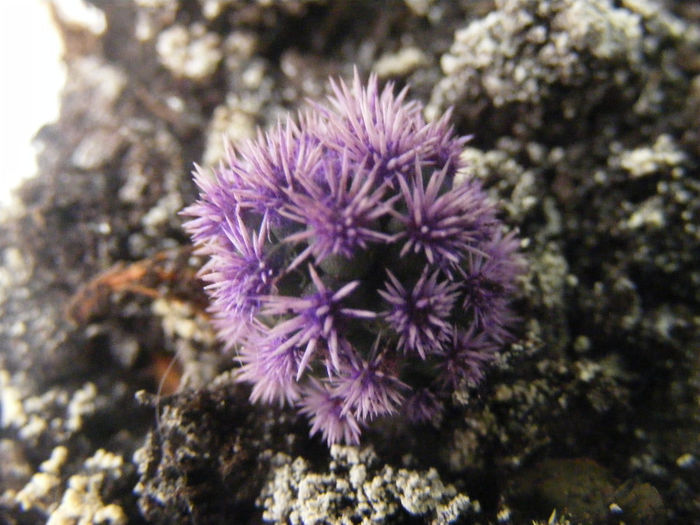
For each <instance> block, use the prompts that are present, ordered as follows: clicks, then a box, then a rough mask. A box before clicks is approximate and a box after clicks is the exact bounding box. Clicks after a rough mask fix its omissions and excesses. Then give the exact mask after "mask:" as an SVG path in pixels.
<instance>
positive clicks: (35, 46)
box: [0, 0, 84, 208]
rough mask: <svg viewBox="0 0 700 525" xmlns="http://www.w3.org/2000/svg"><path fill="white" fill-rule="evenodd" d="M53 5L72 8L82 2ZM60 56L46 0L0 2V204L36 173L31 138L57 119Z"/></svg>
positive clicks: (64, 1)
mask: <svg viewBox="0 0 700 525" xmlns="http://www.w3.org/2000/svg"><path fill="white" fill-rule="evenodd" d="M57 4H62V5H61V6H60V7H61V9H64V8H65V9H74V10H75V8H76V6H77V7H78V8H79V7H80V4H82V2H81V1H77V2H76V1H73V0H57ZM82 7H83V8H84V6H82ZM61 54H62V46H61V40H60V38H59V36H58V31H57V29H56V27H55V26H54V24H53V21H52V18H51V11H50V5H49V2H48V1H47V0H3V1H2V2H0V72H1V73H0V76H1V79H0V160H1V162H0V208H6V207H7V206H8V205H9V203H10V202H11V188H14V187H16V186H17V185H18V184H19V183H20V182H21V181H22V180H23V179H26V178H27V177H30V176H32V175H34V174H35V173H36V162H35V156H36V152H35V150H34V148H33V147H32V145H31V141H32V137H33V136H34V135H35V134H36V132H37V131H38V130H39V128H40V127H41V126H42V125H43V124H45V123H47V122H51V121H54V120H56V118H57V117H58V107H59V106H58V102H59V94H60V89H61V86H62V85H63V81H64V77H65V75H64V70H63V65H62V63H61Z"/></svg>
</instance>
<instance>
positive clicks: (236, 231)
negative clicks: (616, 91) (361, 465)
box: [184, 73, 523, 444]
mask: <svg viewBox="0 0 700 525" xmlns="http://www.w3.org/2000/svg"><path fill="white" fill-rule="evenodd" d="M331 87H332V95H331V96H330V97H329V100H328V104H327V105H322V104H315V105H313V106H312V107H311V108H310V109H308V110H307V111H306V112H305V113H302V114H300V116H299V119H298V122H299V123H298V124H297V123H295V122H294V121H292V120H291V119H288V120H286V121H285V122H283V123H280V124H278V125H277V126H276V127H275V128H273V129H272V130H271V131H269V132H268V133H262V132H260V133H259V134H258V136H257V138H255V139H253V140H251V141H249V142H247V143H245V144H243V145H242V146H240V147H239V148H238V149H236V150H233V149H229V151H228V155H227V159H226V162H224V163H222V164H221V165H220V166H219V168H218V169H216V170H214V173H213V175H210V174H208V173H206V172H204V171H203V170H200V169H198V170H197V171H196V173H195V180H196V182H197V184H198V185H199V187H200V190H201V194H200V199H199V201H198V202H196V203H195V204H193V205H192V206H190V207H189V208H187V209H186V210H185V212H184V213H185V215H187V216H189V217H190V220H189V221H188V222H187V223H186V225H185V227H186V228H187V230H188V231H189V233H190V234H191V236H192V238H193V241H194V242H195V243H196V244H197V245H198V246H199V251H200V253H203V254H206V255H208V256H209V259H208V262H207V263H206V265H205V266H204V268H203V269H202V276H203V279H204V280H205V281H206V282H207V287H206V289H207V291H208V293H209V295H210V298H211V311H212V313H213V316H214V322H215V324H216V327H217V329H218V333H219V335H220V337H221V339H222V340H223V341H224V343H225V344H226V345H227V346H228V347H231V348H235V349H236V353H237V360H238V361H239V364H240V368H239V371H238V378H239V379H240V380H242V381H246V382H248V383H250V384H251V385H252V393H251V399H252V400H253V401H260V402H268V403H272V402H280V403H289V404H292V405H294V406H296V407H297V408H298V409H299V411H300V413H302V414H305V415H307V416H308V417H309V418H310V419H311V431H312V433H316V432H321V433H322V434H323V435H324V437H325V438H326V440H327V441H328V443H329V444H330V443H334V442H338V441H345V442H347V443H357V442H358V440H359V436H360V433H361V428H362V427H363V426H364V425H366V424H368V423H369V422H370V421H371V420H373V419H375V418H377V417H381V416H386V415H391V414H396V413H398V412H401V411H403V412H404V413H405V415H406V417H408V418H409V419H410V420H411V421H424V420H428V419H433V418H435V417H436V415H438V414H439V413H440V411H441V410H442V399H443V398H444V397H445V396H446V395H449V393H450V392H451V391H452V390H453V389H454V388H457V387H458V386H460V385H461V384H463V383H465V382H466V383H478V382H479V381H480V380H481V379H482V378H483V375H484V370H485V367H486V365H487V364H488V363H489V362H490V361H491V360H492V359H493V357H494V355H495V353H496V352H497V351H498V349H499V347H500V346H501V345H502V344H503V343H504V342H505V341H506V340H507V339H508V337H509V325H511V324H512V321H513V315H512V313H511V311H510V308H509V300H510V297H511V296H512V294H513V291H514V287H515V279H516V277H517V276H518V274H520V273H521V272H522V270H523V266H522V262H521V259H520V257H519V256H518V254H517V248H518V240H517V238H516V237H515V236H514V235H512V234H507V235H504V234H503V233H502V230H503V227H502V224H501V223H500V221H499V220H498V219H497V217H496V211H495V208H494V206H493V205H492V204H491V203H490V202H489V200H488V199H487V198H486V195H485V194H484V192H483V191H482V189H481V187H480V184H479V183H478V182H477V181H475V180H467V181H465V182H463V183H461V184H458V185H455V184H454V175H455V173H456V171H457V169H459V168H460V167H462V166H461V164H460V159H459V154H460V151H461V149H462V147H463V145H464V143H465V141H466V140H467V138H466V137H457V136H455V135H454V133H453V130H452V128H451V127H450V125H449V114H446V115H445V116H443V118H441V119H440V120H438V121H436V122H434V123H426V122H425V121H424V119H423V117H422V107H421V106H420V104H418V103H416V102H406V101H405V96H406V90H405V89H404V90H403V91H401V92H400V93H399V94H398V95H394V93H393V86H392V85H391V84H389V85H387V86H386V87H385V88H384V89H383V90H382V91H380V90H379V88H378V83H377V79H376V77H371V78H370V80H369V82H368V85H367V86H366V87H365V86H363V85H362V83H361V82H360V80H359V76H358V75H357V73H356V74H355V79H354V82H353V84H352V86H347V85H346V84H345V83H343V82H342V81H340V82H333V81H332V82H331Z"/></svg>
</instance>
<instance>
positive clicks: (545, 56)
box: [0, 0, 700, 524]
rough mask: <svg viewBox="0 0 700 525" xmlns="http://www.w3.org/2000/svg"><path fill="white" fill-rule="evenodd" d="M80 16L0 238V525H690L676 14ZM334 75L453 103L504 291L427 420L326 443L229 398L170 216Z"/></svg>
mask: <svg viewBox="0 0 700 525" xmlns="http://www.w3.org/2000/svg"><path fill="white" fill-rule="evenodd" d="M90 3H91V4H92V5H93V6H94V7H95V8H97V9H98V10H99V11H98V13H99V16H101V17H103V18H104V22H105V23H104V24H102V25H99V24H98V25H97V26H95V27H86V26H81V25H78V24H76V23H74V22H71V21H69V20H65V19H61V18H60V15H58V19H59V23H60V24H61V28H62V32H63V35H64V39H65V42H66V49H67V51H66V57H65V60H66V65H67V68H68V81H67V85H66V86H65V90H64V94H63V103H62V110H61V116H60V119H59V120H58V121H57V122H56V123H55V124H52V125H49V126H46V127H45V128H44V129H42V130H41V132H40V133H39V135H38V137H37V141H38V143H39V144H40V145H41V146H42V152H41V154H40V157H39V172H38V174H37V177H36V178H34V179H32V180H30V181H28V182H27V183H25V184H24V186H23V187H22V188H21V189H20V191H19V196H20V198H21V203H22V204H21V206H20V207H19V208H18V209H15V210H13V211H11V212H6V213H5V214H4V216H3V218H2V220H0V316H1V319H2V322H1V323H0V388H1V395H0V456H1V457H2V461H0V521H1V522H3V523H41V522H44V521H48V522H49V523H54V524H63V523H66V524H68V523H71V524H72V523H141V522H154V523H190V522H191V523H261V522H263V521H269V522H281V523H285V522H291V523H305V524H306V523H322V522H324V521H323V520H326V521H325V522H328V523H361V522H362V523H364V522H367V523H369V522H370V521H369V520H375V521H380V522H382V521H383V522H386V523H425V522H432V523H448V522H455V523H496V522H498V523H514V524H518V523H529V522H530V521H531V520H539V521H542V522H545V523H546V522H547V521H548V520H549V522H550V523H565V522H571V523H621V522H625V523H663V522H665V521H666V522H668V523H692V522H696V521H700V496H699V494H700V440H699V439H698V436H700V402H699V401H698V400H699V399H700V351H699V349H700V314H699V312H700V265H698V263H697V260H698V257H699V256H700V176H699V175H698V174H699V172H698V169H699V162H700V9H698V7H697V6H695V5H694V3H692V2H683V1H677V2H673V1H671V0H666V1H663V0H620V1H615V2H613V1H612V0H545V1H534V0H494V1H488V0H483V1H482V0H478V1H468V0H461V1H451V0H403V1H400V0H391V1H381V2H374V1H370V0H367V1H360V0H357V1H352V2H344V1H331V0H328V1H322V0H319V1H310V0H309V1H305V0H286V1H284V0H264V1H263V0H257V1H255V0H188V1H184V2H176V1H171V0H134V1H133V2H111V1H107V0H91V1H90ZM354 66H357V67H358V69H359V71H360V73H361V74H363V75H367V74H368V73H370V72H375V73H377V75H378V76H379V77H380V79H381V81H382V82H385V81H388V80H393V81H395V82H396V83H397V84H398V85H399V86H403V85H405V84H410V86H411V92H410V93H411V97H413V98H416V99H418V100H420V101H422V102H423V104H424V105H425V113H426V117H427V118H435V117H436V116H437V115H439V114H441V113H442V112H443V111H444V110H445V109H447V108H448V107H453V108H454V123H455V126H456V129H457V130H458V132H459V133H461V134H473V135H474V138H473V140H472V141H471V142H470V143H469V144H468V147H467V149H466V150H465V152H464V156H465V158H466V159H467V160H468V161H469V163H470V166H471V168H470V170H471V171H470V173H471V174H472V176H476V177H479V178H480V179H482V180H483V182H484V184H485V186H486V187H487V188H488V190H489V192H490V193H491V194H492V196H493V197H494V198H495V199H498V200H499V202H501V206H502V210H503V211H502V216H503V219H504V220H505V221H506V222H507V223H508V224H509V225H510V226H511V227H513V228H518V229H519V230H520V232H521V235H522V236H523V238H525V239H526V240H525V242H524V243H523V244H524V246H523V247H524V253H525V254H526V256H527V258H528V261H529V273H528V275H527V278H526V279H524V280H523V282H522V283H521V292H520V296H519V297H518V298H517V301H516V306H517V311H518V314H519V315H520V316H521V318H522V323H521V327H520V332H519V338H518V340H517V341H516V342H515V343H513V344H512V345H511V346H510V347H509V348H508V349H507V350H506V351H505V352H504V353H503V355H502V357H501V358H500V359H499V362H498V363H497V365H496V366H494V367H493V369H492V370H491V371H490V372H489V374H488V377H487V379H486V381H485V382H484V384H483V385H481V386H480V387H479V388H478V389H471V390H469V391H465V392H462V395H461V396H456V398H455V399H454V403H453V407H452V408H451V409H450V410H449V411H448V412H447V413H446V414H445V417H444V418H443V421H442V424H441V425H438V426H426V427H418V428H416V427H411V426H408V425H406V424H405V423H403V422H401V421H392V422H389V423H387V424H385V425H383V426H381V425H380V426H377V427H375V428H373V429H372V431H371V432H368V433H366V434H365V435H364V437H363V444H362V447H360V448H357V447H334V448H333V449H331V450H330V451H329V450H328V448H327V447H326V445H325V444H324V443H322V442H321V441H320V440H318V439H310V438H308V437H307V434H308V426H307V424H306V421H304V420H302V419H299V418H298V416H296V414H294V413H293V412H291V411H285V410H284V409H278V408H265V407H259V406H252V405H250V403H249V402H248V400H247V397H248V392H247V391H246V387H244V386H242V385H239V384H236V383H234V382H233V381H232V380H231V376H230V373H229V372H230V368H231V365H232V361H231V355H227V354H226V353H224V352H222V351H221V347H220V344H219V343H217V341H216V339H215V337H214V334H213V333H212V331H211V328H210V327H209V325H208V322H207V321H208V320H207V314H206V299H205V297H204V295H203V293H202V290H201V283H200V282H199V281H198V280H197V279H196V276H195V273H196V271H197V269H198V268H199V266H200V265H201V264H202V261H201V260H199V259H198V258H197V257H196V256H194V255H193V254H192V251H191V248H190V246H189V243H188V239H187V238H186V236H185V234H184V232H183V230H182V228H181V223H182V218H181V217H180V216H178V211H179V210H181V209H182V208H183V207H184V206H185V205H186V204H189V203H191V202H192V201H193V200H194V199H195V198H196V194H197V193H196V189H195V187H194V184H193V182H192V179H191V175H190V172H191V170H192V167H193V163H199V164H202V165H213V164H215V163H216V162H217V160H218V159H220V158H221V156H222V154H223V146H222V137H223V136H224V135H226V136H228V137H230V139H231V140H234V141H235V140H240V139H243V138H246V137H249V136H251V135H252V134H254V133H255V129H256V127H257V126H262V127H265V126H268V125H270V124H272V123H274V122H275V121H276V120H277V119H278V118H279V117H281V116H284V115H285V114H286V113H287V112H288V111H289V110H295V109H297V108H299V107H302V106H303V104H304V103H305V102H304V101H305V100H306V99H308V98H312V99H319V98H321V97H322V96H323V95H324V93H326V92H327V90H328V84H327V79H328V76H329V75H333V76H342V77H345V78H349V77H350V76H351V75H352V71H353V67H354ZM363 519H364V520H366V521H362V520H363Z"/></svg>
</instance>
